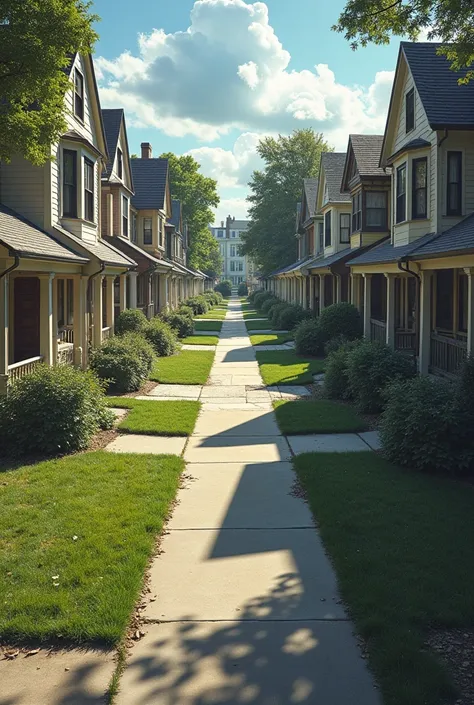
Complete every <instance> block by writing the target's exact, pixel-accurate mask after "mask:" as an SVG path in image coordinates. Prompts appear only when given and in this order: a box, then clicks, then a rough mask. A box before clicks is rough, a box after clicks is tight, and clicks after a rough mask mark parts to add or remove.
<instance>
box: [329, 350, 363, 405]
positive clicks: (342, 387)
mask: <svg viewBox="0 0 474 705" xmlns="http://www.w3.org/2000/svg"><path fill="white" fill-rule="evenodd" d="M334 340H339V341H340V339H339V338H337V339H336V338H334ZM360 342H361V341H359V340H353V341H350V342H349V341H346V342H345V343H344V344H342V345H341V344H339V345H338V346H337V348H336V349H334V350H332V351H331V352H330V353H329V354H328V358H327V361H326V371H325V373H324V394H325V396H327V397H329V399H341V400H348V399H351V398H352V393H351V387H350V384H349V377H348V369H347V368H348V356H349V353H350V352H351V350H353V349H354V348H355V347H356V346H357V345H360Z"/></svg>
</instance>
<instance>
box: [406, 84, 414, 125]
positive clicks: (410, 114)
mask: <svg viewBox="0 0 474 705" xmlns="http://www.w3.org/2000/svg"><path fill="white" fill-rule="evenodd" d="M414 128H415V89H414V88H412V89H411V90H409V91H408V93H407V94H406V97H405V131H406V132H407V133H408V132H411V131H412V130H413V129H414Z"/></svg>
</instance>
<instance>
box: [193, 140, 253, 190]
mask: <svg viewBox="0 0 474 705" xmlns="http://www.w3.org/2000/svg"><path fill="white" fill-rule="evenodd" d="M261 137H262V135H260V134H256V133H254V132H244V133H243V134H242V135H240V136H239V137H238V138H237V140H236V142H235V144H234V147H233V149H232V150H226V149H222V148H221V147H197V148H196V149H190V150H189V151H188V152H187V154H191V155H192V156H193V157H194V158H195V159H196V161H198V162H199V164H200V165H201V171H202V172H203V174H205V175H206V176H211V177H212V178H213V179H217V181H218V183H219V187H220V188H229V187H231V188H232V187H237V186H246V185H247V184H248V182H249V179H250V176H251V175H252V172H253V171H254V170H255V169H259V168H260V167H261V166H262V164H263V162H262V160H261V158H260V156H259V155H258V154H257V145H258V142H259V140H260V139H261Z"/></svg>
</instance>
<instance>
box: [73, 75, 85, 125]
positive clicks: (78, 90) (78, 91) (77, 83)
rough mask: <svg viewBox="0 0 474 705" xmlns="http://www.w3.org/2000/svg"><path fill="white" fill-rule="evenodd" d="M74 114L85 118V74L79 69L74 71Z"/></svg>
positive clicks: (82, 118) (80, 118)
mask: <svg viewBox="0 0 474 705" xmlns="http://www.w3.org/2000/svg"><path fill="white" fill-rule="evenodd" d="M74 115H75V116H76V117H77V118H79V120H84V76H83V75H82V73H81V72H80V71H79V70H78V69H76V70H75V71H74Z"/></svg>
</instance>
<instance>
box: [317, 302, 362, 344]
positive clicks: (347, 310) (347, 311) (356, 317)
mask: <svg viewBox="0 0 474 705" xmlns="http://www.w3.org/2000/svg"><path fill="white" fill-rule="evenodd" d="M318 323H319V327H320V329H321V335H322V337H323V339H324V342H325V343H326V342H328V341H329V340H332V339H333V338H338V337H339V336H341V335H343V336H345V337H346V338H347V339H348V340H356V339H357V338H362V333H363V329H362V319H361V317H360V313H359V311H358V310H357V309H356V307H355V306H353V305H352V304H348V303H345V302H341V303H338V304H332V305H331V306H328V307H327V308H323V310H322V311H321V314H320V316H319V318H318Z"/></svg>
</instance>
